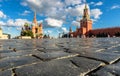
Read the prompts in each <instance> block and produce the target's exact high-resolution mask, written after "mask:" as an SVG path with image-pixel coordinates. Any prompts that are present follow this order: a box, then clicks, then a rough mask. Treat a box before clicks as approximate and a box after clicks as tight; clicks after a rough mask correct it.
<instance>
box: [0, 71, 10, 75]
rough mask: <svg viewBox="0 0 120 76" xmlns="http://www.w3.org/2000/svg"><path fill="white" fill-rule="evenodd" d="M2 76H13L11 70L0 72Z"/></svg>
mask: <svg viewBox="0 0 120 76" xmlns="http://www.w3.org/2000/svg"><path fill="white" fill-rule="evenodd" d="M0 76H12V72H11V70H6V71H0Z"/></svg>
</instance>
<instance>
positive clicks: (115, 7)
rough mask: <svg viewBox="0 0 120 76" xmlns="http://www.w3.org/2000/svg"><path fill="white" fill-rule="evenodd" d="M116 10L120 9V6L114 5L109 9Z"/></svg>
mask: <svg viewBox="0 0 120 76" xmlns="http://www.w3.org/2000/svg"><path fill="white" fill-rule="evenodd" d="M118 8H120V5H114V6H112V7H111V9H118Z"/></svg>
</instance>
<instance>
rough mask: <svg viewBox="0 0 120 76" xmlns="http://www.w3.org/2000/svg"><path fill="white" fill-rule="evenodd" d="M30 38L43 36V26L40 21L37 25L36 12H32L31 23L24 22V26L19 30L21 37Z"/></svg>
mask: <svg viewBox="0 0 120 76" xmlns="http://www.w3.org/2000/svg"><path fill="white" fill-rule="evenodd" d="M30 37H31V38H37V39H41V38H43V28H42V23H40V24H39V25H38V23H37V19H36V12H35V13H34V18H33V23H32V25H30V24H28V23H25V24H24V27H23V28H22V31H21V37H19V38H21V39H30Z"/></svg>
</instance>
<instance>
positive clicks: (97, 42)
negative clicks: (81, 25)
mask: <svg viewBox="0 0 120 76" xmlns="http://www.w3.org/2000/svg"><path fill="white" fill-rule="evenodd" d="M119 67H120V40H119V38H85V39H82V38H70V39H65V38H64V39H41V40H37V39H30V40H14V39H13V40H12V39H11V40H0V76H119V75H120V73H119V71H120V69H119Z"/></svg>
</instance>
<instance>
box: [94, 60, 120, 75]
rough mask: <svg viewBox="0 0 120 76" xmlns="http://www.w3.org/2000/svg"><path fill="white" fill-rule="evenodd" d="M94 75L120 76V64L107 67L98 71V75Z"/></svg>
mask: <svg viewBox="0 0 120 76" xmlns="http://www.w3.org/2000/svg"><path fill="white" fill-rule="evenodd" d="M92 75H97V76H120V62H118V63H116V64H112V65H107V66H105V67H103V68H102V69H100V70H98V71H97V72H96V73H93V74H92Z"/></svg>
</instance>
